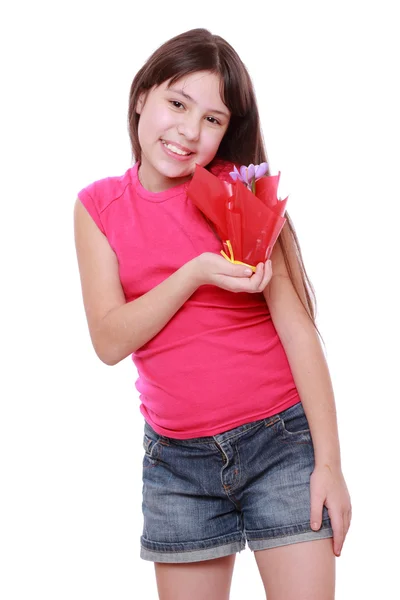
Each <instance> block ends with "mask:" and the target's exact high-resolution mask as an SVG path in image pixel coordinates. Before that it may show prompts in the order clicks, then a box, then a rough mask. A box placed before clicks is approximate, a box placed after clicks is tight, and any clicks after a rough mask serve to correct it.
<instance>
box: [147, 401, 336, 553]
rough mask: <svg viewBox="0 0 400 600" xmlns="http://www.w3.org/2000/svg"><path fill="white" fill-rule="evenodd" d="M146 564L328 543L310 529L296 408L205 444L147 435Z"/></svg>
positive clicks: (308, 442)
mask: <svg viewBox="0 0 400 600" xmlns="http://www.w3.org/2000/svg"><path fill="white" fill-rule="evenodd" d="M144 451H145V453H144V458H143V504H142V508H143V535H142V537H141V553H140V556H141V558H143V559H144V560H151V561H155V562H166V563H186V562H194V561H201V560H209V559H212V558H218V557H221V556H226V555H228V554H233V553H235V552H240V551H241V550H243V549H244V548H245V546H246V542H247V544H248V546H249V548H250V550H252V551H255V550H264V549H266V548H274V547H276V546H283V545H286V544H295V543H297V542H304V541H307V540H316V539H322V538H329V537H332V536H333V533H332V528H331V522H330V519H329V516H328V511H327V508H326V507H325V506H324V507H323V513H322V526H321V528H320V529H319V530H318V531H313V530H312V529H311V527H310V476H311V473H312V472H313V469H314V449H313V444H312V439H311V434H310V430H309V426H308V421H307V418H306V415H305V413H304V410H303V406H302V403H301V402H298V403H297V404H294V405H293V406H291V407H290V408H288V409H286V410H284V411H282V412H280V413H278V414H276V415H273V416H270V417H267V418H266V419H262V420H260V421H255V422H253V423H247V424H245V425H241V426H240V427H236V428H234V429H231V430H229V431H225V432H224V433H220V434H218V435H213V436H209V437H200V438H191V439H187V440H178V439H173V438H169V437H165V436H162V435H159V434H158V433H156V432H155V431H154V430H153V429H152V428H151V427H150V426H149V424H148V423H145V428H144Z"/></svg>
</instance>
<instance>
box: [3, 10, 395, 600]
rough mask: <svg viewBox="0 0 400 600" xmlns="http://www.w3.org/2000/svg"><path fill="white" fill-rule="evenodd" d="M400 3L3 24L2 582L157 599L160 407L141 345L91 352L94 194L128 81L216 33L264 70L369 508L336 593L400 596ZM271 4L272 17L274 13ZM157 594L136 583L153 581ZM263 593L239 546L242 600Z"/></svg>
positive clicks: (21, 595) (263, 91)
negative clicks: (77, 239) (106, 356)
mask: <svg viewBox="0 0 400 600" xmlns="http://www.w3.org/2000/svg"><path fill="white" fill-rule="evenodd" d="M394 8H395V2H392V3H390V2H387V1H386V2H385V1H381V2H379V3H378V2H375V3H374V2H369V1H364V2H361V1H360V2H357V1H352V0H347V1H336V2H327V1H324V0H319V1H315V2H310V1H307V0H304V1H302V2H286V1H284V0H275V1H274V2H269V1H268V0H265V1H262V2H257V3H243V4H242V5H241V4H237V5H234V4H233V5H232V4H230V3H229V4H228V3H227V4H226V5H224V4H221V5H220V4H218V3H217V2H215V1H213V2H207V1H202V2H197V3H193V2H192V3H191V2H189V1H186V2H160V3H159V5H157V3H154V2H140V3H137V2H135V1H134V0H132V1H131V2H123V1H118V0H114V1H113V2H104V1H100V0H99V1H98V2H91V1H87V0H81V1H80V2H74V1H72V2H71V1H70V2H57V1H53V2H43V1H42V2H41V1H39V0H38V1H36V2H31V3H28V2H14V3H13V4H12V8H8V9H7V11H5V9H2V14H1V15H0V22H1V25H0V27H1V31H0V33H1V35H0V40H1V41H0V44H1V48H0V49H1V57H2V66H1V87H2V92H1V96H0V97H1V105H2V106H1V113H0V125H1V142H0V143H1V171H2V177H1V180H2V184H1V187H2V218H1V236H0V243H1V263H2V264H1V271H2V274H3V277H2V284H3V285H2V290H3V291H2V294H1V340H2V344H1V354H2V356H1V370H2V375H1V379H0V381H1V388H2V390H1V420H0V467H1V472H0V486H1V493H0V519H1V530H0V550H1V556H0V571H1V573H0V596H1V597H2V598H3V599H4V600H15V599H18V600H22V599H23V600H28V599H30V598H34V597H35V598H36V597H37V598H41V600H50V599H51V600H54V599H57V600H64V599H68V600H69V599H72V598H73V599H74V600H88V599H91V598H93V599H96V600H103V599H104V600H105V599H107V600H108V599H113V600H115V599H116V598H118V600H125V599H128V598H129V599H132V598H146V600H156V598H157V593H156V585H155V579H154V575H153V564H152V563H149V562H145V561H142V560H141V559H140V557H139V537H140V534H141V526H142V520H141V519H142V517H141V460H142V432H143V419H142V417H141V415H140V413H139V400H138V397H137V393H136V390H135V387H134V382H135V379H136V372H135V370H134V367H133V365H132V363H131V360H130V359H129V358H128V359H126V360H125V361H123V362H122V363H120V364H119V365H117V366H115V367H113V368H110V367H107V366H105V365H104V364H103V363H101V362H100V361H99V359H98V358H97V357H96V355H95V353H94V351H93V349H92V346H91V342H90V338H89V334H88V329H87V325H86V320H85V316H84V311H83V305H82V298H81V291H80V282H79V274H78V268H77V263H76V256H75V247H74V240H73V205H74V202H75V198H76V194H77V192H78V191H79V190H80V189H81V188H83V187H85V186H86V185H88V184H89V183H91V182H92V181H94V180H96V179H100V178H102V177H106V176H111V175H121V174H122V173H124V172H125V170H126V169H127V168H129V167H130V166H131V162H130V157H131V155H130V147H129V139H128V134H127V126H126V119H127V108H128V94H129V88H130V83H131V80H132V79H133V76H134V74H135V73H136V71H137V70H138V69H139V68H140V67H141V66H142V64H143V62H144V61H145V60H146V59H147V58H148V56H149V55H150V54H151V53H152V52H153V51H154V50H155V49H156V47H158V46H159V45H160V44H161V43H163V42H164V41H166V40H167V39H169V38H170V37H172V36H173V35H176V34H178V33H181V32H183V31H186V30H187V29H191V28H194V27H199V26H200V27H206V28H208V29H210V30H211V31H212V32H213V33H217V34H219V35H221V36H223V37H225V38H226V39H227V40H228V41H229V42H230V43H231V44H232V45H233V46H234V48H235V49H236V50H237V51H238V53H239V54H240V56H241V57H242V59H243V61H244V62H245V64H246V65H247V67H248V68H249V71H250V74H251V76H252V78H253V81H254V84H255V88H256V92H257V96H258V102H259V107H260V113H261V117H262V124H263V131H264V136H265V140H266V146H267V150H268V153H269V156H270V162H271V167H272V171H273V172H277V171H278V170H281V171H282V182H283V184H284V186H285V190H282V191H287V192H288V193H290V198H289V203H288V210H289V214H290V215H291V217H292V218H293V220H294V224H295V227H296V230H297V233H298V236H299V239H300V243H301V247H302V250H303V255H304V259H305V263H306V266H307V270H308V272H309V275H310V277H311V279H312V281H313V284H314V287H315V289H316V293H317V299H318V306H319V311H318V324H319V327H320V329H321V331H322V334H323V337H324V340H325V343H326V351H327V358H328V363H329V366H330V370H331V375H332V379H333V383H334V388H335V392H336V403H337V410H338V420H339V428H340V438H341V448H342V462H343V471H344V474H345V477H346V480H347V483H348V486H349V490H350V492H351V496H352V502H353V522H352V527H351V529H350V532H349V534H348V537H347V540H346V542H345V545H344V548H343V552H342V556H341V557H340V558H339V559H337V561H336V564H337V598H338V599H339V600H347V599H353V598H386V597H387V598H394V597H396V595H397V594H398V558H399V553H398V538H399V534H400V529H399V524H398V523H399V517H398V494H396V493H395V486H396V483H397V481H396V480H397V479H398V474H399V466H398V465H399V450H398V434H397V430H398V418H399V409H398V403H399V389H398V377H397V374H398V370H399V368H398V359H399V349H398V339H399V327H398V317H397V313H398V308H399V296H398V295H397V296H396V294H397V292H396V291H395V288H396V289H397V282H396V281H395V279H396V278H397V277H398V272H399V269H398V255H399V253H398V244H397V237H398V234H397V231H398V225H397V217H398V202H399V200H400V198H399V185H398V176H397V174H398V164H399V158H400V157H399V151H398V144H399V133H400V131H399V129H400V128H399V117H398V111H399V106H400V97H399V92H398V89H397V86H398V73H399V68H398V57H399V55H400V48H399V43H398V39H399V34H398V21H397V17H395V13H394ZM261 9H262V15H261V13H260V11H261ZM140 589H141V590H142V591H141V592H139V591H138V590H140ZM243 593H246V595H247V596H248V597H251V598H262V597H264V596H263V588H262V585H261V581H260V578H259V575H258V571H257V569H256V564H255V561H254V556H253V554H252V553H251V552H250V550H248V549H247V550H246V551H245V552H242V553H241V554H240V555H238V556H237V560H236V569H235V572H234V578H233V583H232V594H231V598H232V599H233V600H238V599H239V598H242V597H243Z"/></svg>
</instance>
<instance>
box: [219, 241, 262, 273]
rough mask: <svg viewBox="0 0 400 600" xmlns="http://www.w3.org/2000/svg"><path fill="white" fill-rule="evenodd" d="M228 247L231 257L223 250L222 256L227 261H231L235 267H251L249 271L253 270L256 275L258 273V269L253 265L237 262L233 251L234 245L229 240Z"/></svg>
mask: <svg viewBox="0 0 400 600" xmlns="http://www.w3.org/2000/svg"><path fill="white" fill-rule="evenodd" d="M226 245H227V246H228V249H229V254H230V257H229V256H228V255H227V254H225V252H224V251H223V250H221V254H222V256H223V257H224V258H226V260H229V262H231V263H233V264H235V265H244V266H245V267H249V269H251V270H252V271H253V272H254V273H255V272H256V267H253V265H248V264H247V263H244V262H242V261H241V260H235V257H234V255H233V250H232V244H231V242H230V241H229V240H226Z"/></svg>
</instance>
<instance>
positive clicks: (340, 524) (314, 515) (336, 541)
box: [310, 465, 351, 556]
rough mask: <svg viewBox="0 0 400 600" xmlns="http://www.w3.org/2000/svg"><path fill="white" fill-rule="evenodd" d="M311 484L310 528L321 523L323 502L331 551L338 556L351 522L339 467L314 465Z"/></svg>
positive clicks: (346, 492)
mask: <svg viewBox="0 0 400 600" xmlns="http://www.w3.org/2000/svg"><path fill="white" fill-rule="evenodd" d="M310 484H311V490H310V495H311V519H310V522H311V528H312V529H314V530H315V531H316V530H318V529H319V528H320V527H321V524H322V510H323V506H324V504H325V506H326V508H327V509H328V513H329V518H330V520H331V525H332V529H333V552H334V554H335V555H336V556H340V552H341V550H342V547H343V543H344V540H345V537H346V535H347V532H348V530H349V527H350V522H351V500H350V495H349V492H348V490H347V486H346V482H345V480H344V477H343V473H342V470H341V468H340V467H331V466H329V465H321V466H315V468H314V471H313V472H312V474H311V478H310Z"/></svg>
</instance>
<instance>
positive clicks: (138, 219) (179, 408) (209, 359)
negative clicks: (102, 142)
mask: <svg viewBox="0 0 400 600" xmlns="http://www.w3.org/2000/svg"><path fill="white" fill-rule="evenodd" d="M137 170H138V163H136V164H135V165H134V166H133V167H131V168H130V169H128V170H127V171H126V173H125V174H124V175H123V176H121V177H109V178H106V179H102V180H100V181H96V182H94V183H92V184H91V185H89V186H88V187H86V188H84V189H83V190H81V191H80V192H79V194H78V196H79V198H80V200H81V202H82V203H83V205H84V206H85V207H86V209H87V210H88V212H89V214H90V215H91V216H92V218H93V219H94V221H95V222H96V224H97V225H98V227H99V228H100V230H101V231H102V232H103V234H104V235H105V236H107V239H108V241H109V243H110V245H111V247H112V249H113V250H114V252H115V254H116V256H117V258H118V262H119V276H120V280H121V284H122V287H123V290H124V293H125V298H126V301H127V302H130V301H131V300H134V299H136V298H138V297H139V296H142V295H143V294H145V293H146V292H148V291H149V290H151V289H152V288H154V287H155V286H156V285H158V284H159V283H161V282H162V281H163V280H165V279H166V278H167V277H169V276H170V275H171V274H172V273H174V272H175V271H176V270H177V269H179V268H180V267H181V266H182V265H184V264H185V263H186V262H188V261H189V260H191V259H193V258H194V257H195V256H198V255H199V254H201V253H203V252H215V253H219V251H220V250H221V243H220V241H219V240H218V239H217V237H216V236H215V234H214V233H213V231H212V230H211V228H210V227H209V225H208V224H207V222H206V221H205V219H204V218H203V216H202V214H201V212H200V211H199V210H198V209H197V208H196V207H195V206H194V205H193V204H192V202H191V201H190V200H189V198H188V197H187V195H186V188H187V185H188V183H185V184H182V185H178V186H176V187H173V188H170V189H168V190H165V191H163V192H159V193H152V192H149V191H147V190H146V189H144V188H143V187H142V185H141V183H140V181H139V180H138V177H137ZM229 170H232V165H228V163H225V165H224V168H223V169H222V170H221V167H219V168H215V170H214V171H213V172H214V173H215V174H216V175H217V176H219V177H222V178H223V177H226V176H227V173H228V171H229ZM132 359H133V361H134V364H135V366H136V368H137V371H138V376H139V377H138V379H137V382H136V388H137V390H138V391H139V394H140V400H141V406H140V410H141V412H142V414H143V416H144V418H145V419H146V421H147V422H148V423H149V424H150V425H151V427H153V429H154V430H155V431H156V432H158V433H159V434H161V435H165V436H168V437H172V438H178V439H187V438H193V437H201V436H211V435H215V434H217V433H221V432H223V431H226V430H228V429H232V428H234V427H238V426H239V425H243V424H245V423H249V422H251V421H255V420H259V419H263V418H265V417H268V416H270V415H273V414H275V413H277V412H280V411H282V410H285V409H286V408H288V407H289V406H292V405H293V404H295V403H297V402H299V400H300V398H299V395H298V392H297V389H296V386H295V383H294V381H293V377H292V373H291V370H290V366H289V363H288V360H287V357H286V354H285V351H284V349H283V346H282V343H281V341H280V339H279V337H278V334H277V332H276V330H275V327H274V325H273V323H272V320H271V316H270V314H269V310H268V307H267V304H266V302H265V299H264V296H263V294H247V293H233V292H229V291H226V290H222V289H220V288H218V287H216V286H212V285H203V286H201V287H199V288H198V289H197V290H196V291H195V293H194V294H193V295H192V296H191V297H190V298H189V299H188V300H187V301H186V302H185V304H184V305H183V306H182V307H181V309H180V310H179V311H178V312H177V313H176V315H175V316H174V317H173V318H172V319H171V320H170V321H169V322H168V323H167V325H166V326H165V327H164V328H163V329H162V330H161V331H160V332H159V333H158V334H157V335H156V336H155V337H154V338H153V339H151V340H150V341H149V342H148V343H147V344H145V345H144V346H142V347H141V348H139V349H138V350H137V351H136V352H135V353H133V354H132Z"/></svg>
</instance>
